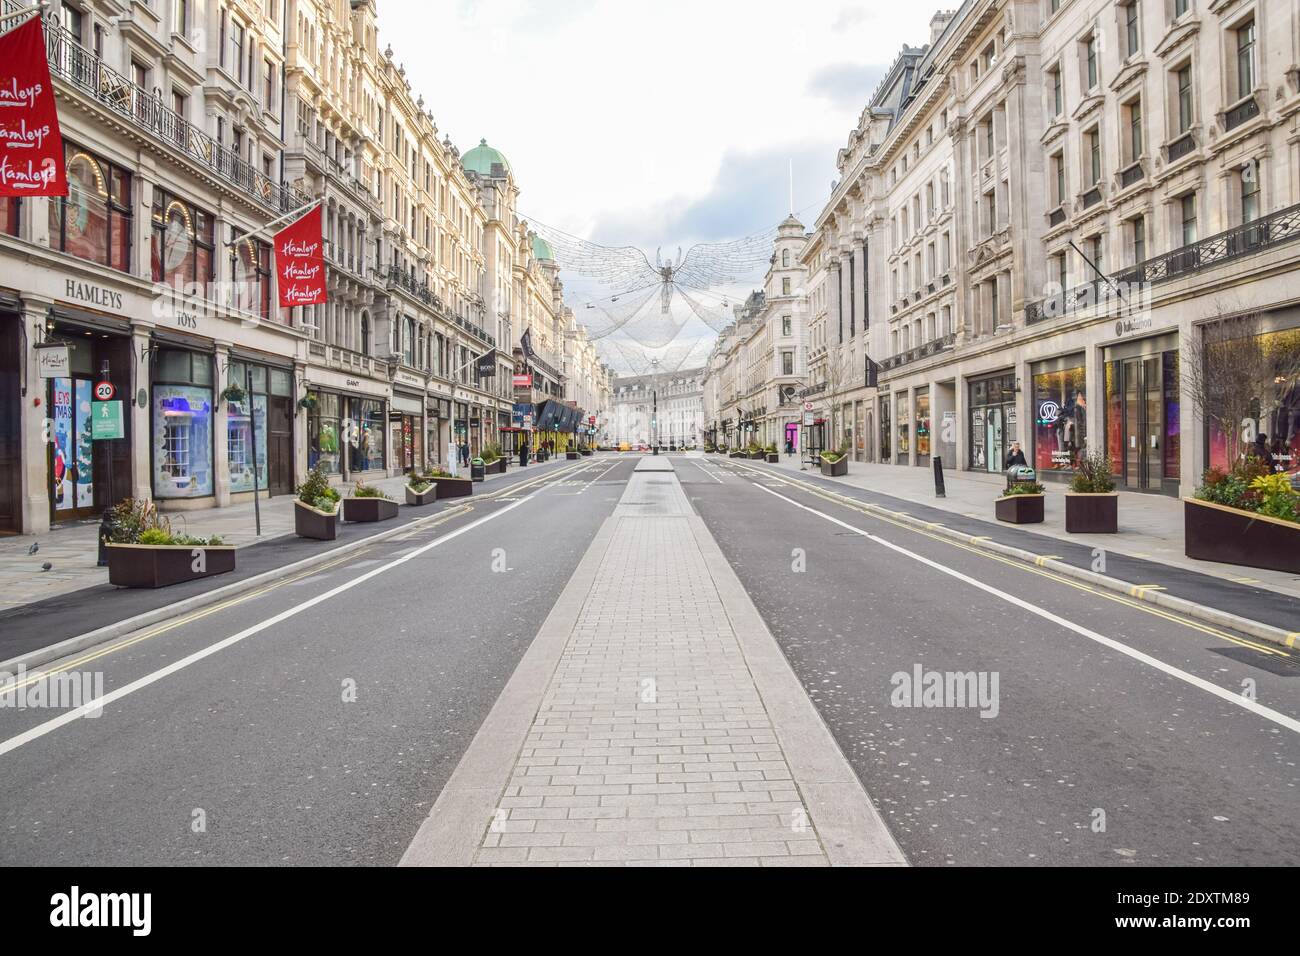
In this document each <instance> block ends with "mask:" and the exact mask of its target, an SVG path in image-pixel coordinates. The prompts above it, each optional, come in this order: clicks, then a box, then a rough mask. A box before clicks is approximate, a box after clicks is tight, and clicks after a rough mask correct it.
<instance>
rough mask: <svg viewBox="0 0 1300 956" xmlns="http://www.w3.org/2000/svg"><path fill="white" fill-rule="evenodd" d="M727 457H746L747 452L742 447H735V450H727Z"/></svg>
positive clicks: (747, 455)
mask: <svg viewBox="0 0 1300 956" xmlns="http://www.w3.org/2000/svg"><path fill="white" fill-rule="evenodd" d="M727 457H728V458H748V457H749V452H747V451H745V449H743V448H737V449H736V450H735V451H732V452H728V454H727Z"/></svg>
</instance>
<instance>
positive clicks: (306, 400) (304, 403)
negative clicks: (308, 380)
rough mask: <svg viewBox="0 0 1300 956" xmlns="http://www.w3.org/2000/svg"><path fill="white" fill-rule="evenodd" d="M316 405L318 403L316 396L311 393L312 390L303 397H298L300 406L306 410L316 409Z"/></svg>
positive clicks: (312, 410)
mask: <svg viewBox="0 0 1300 956" xmlns="http://www.w3.org/2000/svg"><path fill="white" fill-rule="evenodd" d="M316 405H317V401H316V396H315V395H313V394H311V392H308V393H307V394H306V395H304V396H303V397H302V398H300V399H298V407H299V408H301V409H302V410H303V411H304V412H314V411H316Z"/></svg>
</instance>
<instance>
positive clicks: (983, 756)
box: [678, 459, 1300, 866]
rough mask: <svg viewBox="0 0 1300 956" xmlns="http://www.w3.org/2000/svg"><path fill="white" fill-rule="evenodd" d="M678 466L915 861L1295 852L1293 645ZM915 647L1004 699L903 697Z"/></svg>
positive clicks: (1299, 832) (777, 489) (1299, 669)
mask: <svg viewBox="0 0 1300 956" xmlns="http://www.w3.org/2000/svg"><path fill="white" fill-rule="evenodd" d="M678 474H679V476H680V477H681V479H682V481H683V483H684V484H685V485H686V491H687V495H688V497H690V498H691V500H692V502H693V504H694V506H695V507H696V509H697V510H698V511H699V513H700V514H701V515H702V517H703V518H704V520H705V521H706V523H707V525H708V527H709V529H710V530H711V531H712V533H713V534H714V536H715V537H716V538H717V540H718V542H719V544H720V546H721V548H722V551H723V553H724V554H725V555H726V557H727V558H728V560H729V561H730V562H731V564H732V566H733V567H734V568H735V570H736V573H737V574H738V575H739V577H740V579H741V581H742V582H743V583H744V585H745V587H746V589H747V590H748V592H749V594H750V596H751V597H752V598H753V600H754V601H755V603H756V604H757V606H758V608H759V610H760V612H761V613H762V615H763V617H764V619H765V620H766V622H767V624H768V626H769V627H770V628H771V630H772V631H773V633H774V635H775V636H776V638H777V640H778V642H779V643H780V645H781V647H782V648H783V650H784V651H785V653H786V655H787V657H788V658H789V659H790V661H791V664H792V665H793V667H794V669H795V672H796V674H797V675H798V676H799V678H800V680H801V681H802V683H803V685H804V687H805V688H806V689H807V691H808V693H809V695H810V696H811V698H812V700H813V701H814V703H815V704H816V706H817V708H818V710H819V711H820V713H821V715H822V717H823V719H824V720H825V721H826V722H827V725H828V726H829V727H830V729H831V731H832V733H833V734H834V735H835V738H836V740H837V741H838V742H839V744H840V747H841V748H842V750H843V751H844V753H845V754H846V756H847V757H848V758H849V760H850V762H851V763H852V765H853V767H854V769H855V770H856V772H857V773H858V775H859V777H860V778H861V780H862V781H863V783H864V785H865V786H866V788H867V790H868V792H869V793H870V794H871V795H872V798H873V800H874V801H875V802H876V805H877V806H878V808H879V809H880V811H881V813H882V815H883V816H884V819H885V821H886V823H887V824H888V825H889V826H890V828H891V829H892V831H893V833H894V835H895V836H896V837H897V839H898V841H899V843H900V845H901V846H902V848H903V850H904V852H905V853H906V854H907V856H908V859H909V860H910V862H912V863H913V864H915V865H946V864H961V865H1015V864H1030V865H1033V864H1050V865H1111V864H1115V865H1133V864H1137V865H1188V866H1190V865H1214V864H1240V865H1248V866H1259V865H1295V864H1296V863H1298V862H1300V790H1298V788H1297V785H1298V784H1300V774H1298V772H1297V769H1296V768H1297V761H1298V760H1300V735H1298V732H1300V723H1297V722H1296V718H1297V717H1298V716H1300V692H1298V691H1300V666H1298V665H1297V661H1298V659H1300V652H1292V653H1290V654H1287V653H1286V652H1284V651H1283V650H1282V649H1280V648H1274V647H1271V646H1269V645H1263V644H1260V643H1259V642H1256V641H1253V640H1249V639H1245V638H1243V637H1242V636H1240V635H1234V634H1229V633H1226V632H1222V631H1218V630H1216V629H1213V628H1206V627H1204V626H1202V625H1200V624H1197V623H1195V622H1189V621H1185V620H1183V619H1181V618H1179V617H1177V616H1175V615H1170V614H1168V613H1167V612H1165V611H1163V610H1161V609H1158V608H1154V607H1152V606H1149V605H1143V604H1139V603H1138V602H1134V601H1130V600H1128V599H1127V598H1123V597H1121V596H1118V595H1112V594H1110V593H1109V592H1100V591H1092V590H1090V589H1087V588H1085V587H1083V586H1081V585H1080V584H1078V583H1077V582H1072V581H1068V580H1066V579H1062V578H1059V577H1057V576H1055V575H1052V574H1050V573H1047V572H1044V571H1042V570H1041V569H1038V568H1034V567H1030V566H1026V565H1023V564H1019V563H1016V562H1011V561H1006V560H1003V559H1000V558H996V557H989V556H987V555H985V554H984V553H982V552H979V551H975V550H973V549H968V548H964V547H961V546H959V545H954V544H951V543H948V542H947V541H946V540H944V539H940V538H937V537H932V536H930V535H927V534H926V533H924V532H922V531H919V530H913V529H911V528H909V527H907V526H904V525H901V524H896V523H894V522H891V521H887V520H882V519H880V518H876V517H872V516H869V515H867V514H864V513H862V512H861V511H859V510H857V509H856V508H854V507H851V506H846V505H844V504H842V503H837V502H835V501H832V500H829V499H828V498H827V497H825V496H824V495H822V494H819V493H818V492H817V489H816V487H815V486H814V485H812V484H810V483H805V482H800V481H799V480H798V479H797V478H794V479H792V478H786V477H785V476H780V475H775V474H766V475H763V474H755V473H754V472H752V471H749V470H745V469H742V468H739V467H735V466H731V465H729V464H726V463H724V462H723V461H720V460H718V459H708V460H697V461H692V462H688V463H686V464H683V465H681V466H679V468H678ZM859 532H866V533H867V535H870V537H868V536H866V535H864V534H862V533H859ZM891 546H892V547H891ZM801 557H802V561H803V562H804V570H802V571H800V570H798V564H797V562H798V561H799V560H800V558H801ZM954 572H955V574H956V575H961V577H958V576H954ZM1018 602H1021V603H1018ZM1048 615H1050V616H1048ZM918 665H919V666H920V667H921V668H922V675H923V676H922V682H921V683H922V685H923V686H924V684H925V682H926V680H927V678H926V677H925V676H924V675H925V674H926V673H927V672H930V671H935V672H939V673H940V674H943V675H947V674H948V673H954V674H956V673H963V674H964V673H971V672H973V673H974V674H975V675H977V679H978V677H979V676H980V675H983V676H984V677H985V679H986V683H985V687H986V688H987V689H989V690H990V692H991V688H992V683H991V680H992V676H993V675H996V676H997V678H998V692H997V695H996V705H997V706H996V711H995V714H996V715H993V714H994V708H992V707H984V708H982V709H983V711H984V712H985V713H988V714H990V716H987V717H984V716H981V708H978V707H971V706H965V707H962V706H898V704H901V703H906V698H905V697H903V691H904V690H905V689H907V686H908V685H907V684H906V683H904V682H903V681H902V680H901V679H898V680H896V678H895V675H898V674H906V675H909V677H912V676H914V675H915V669H916V668H917V667H918ZM1216 689H1217V690H1218V693H1216V692H1215V691H1216ZM1246 692H1250V693H1253V695H1254V700H1255V702H1256V703H1257V704H1258V705H1260V706H1261V707H1263V708H1267V710H1264V711H1260V710H1257V709H1256V710H1252V709H1247V707H1244V706H1242V704H1243V699H1244V698H1243V695H1244V694H1245V693H1246ZM989 699H990V700H991V699H993V698H992V697H991V696H990V698H989ZM913 702H914V703H919V704H922V705H925V704H927V703H930V704H939V703H947V704H949V705H951V704H955V703H960V702H961V701H960V699H957V698H955V697H953V696H936V697H934V698H931V699H930V700H929V701H927V700H926V698H925V697H924V696H922V695H921V694H919V693H918V694H917V695H916V699H915V700H914V701H913ZM1103 825H1104V829H1101V827H1102V826H1103Z"/></svg>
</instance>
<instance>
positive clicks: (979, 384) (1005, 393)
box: [967, 372, 1019, 472]
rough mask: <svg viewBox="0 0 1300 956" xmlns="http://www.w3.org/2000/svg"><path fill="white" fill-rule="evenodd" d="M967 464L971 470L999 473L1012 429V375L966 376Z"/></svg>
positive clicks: (1012, 436) (1013, 436)
mask: <svg viewBox="0 0 1300 956" xmlns="http://www.w3.org/2000/svg"><path fill="white" fill-rule="evenodd" d="M967 388H968V389H969V395H970V410H969V411H968V413H967V415H968V418H969V420H968V425H969V428H970V432H969V434H970V443H969V447H970V454H969V459H968V460H969V465H970V469H971V470H972V471H987V472H1000V471H1002V466H1003V464H1004V463H1005V462H1006V459H1007V450H1008V449H1009V448H1010V447H1011V443H1012V442H1013V441H1019V438H1018V436H1017V429H1016V376H1015V374H1014V373H1012V372H1004V373H1001V374H999V375H993V376H990V377H987V378H979V379H969V380H968V381H967Z"/></svg>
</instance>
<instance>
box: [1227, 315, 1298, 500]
mask: <svg viewBox="0 0 1300 956" xmlns="http://www.w3.org/2000/svg"><path fill="white" fill-rule="evenodd" d="M1260 343H1261V345H1262V346H1263V352H1264V355H1266V356H1268V357H1269V358H1270V360H1271V361H1272V363H1273V371H1274V372H1275V373H1276V374H1275V375H1274V376H1273V386H1272V387H1271V388H1268V389H1267V390H1266V391H1265V393H1264V394H1260V395H1257V396H1256V397H1255V400H1254V401H1253V402H1251V405H1250V413H1249V414H1248V416H1247V417H1246V418H1245V419H1244V420H1243V421H1242V423H1241V431H1240V433H1239V434H1238V435H1237V436H1236V438H1237V442H1236V446H1237V447H1236V449H1235V452H1236V454H1238V455H1240V454H1241V453H1242V451H1243V450H1244V449H1247V448H1249V447H1250V446H1251V445H1253V444H1254V443H1255V439H1256V437H1257V436H1259V435H1264V436H1266V444H1267V446H1268V449H1269V451H1270V453H1271V454H1272V455H1273V460H1274V463H1275V466H1277V467H1279V468H1280V469H1281V470H1282V471H1285V472H1288V473H1290V474H1293V475H1295V474H1300V376H1298V375H1296V372H1295V370H1296V364H1297V361H1298V360H1300V329H1288V330H1285V331H1279V332H1266V333H1265V334H1263V335H1261V336H1260ZM1206 433H1207V436H1208V439H1209V440H1208V442H1207V451H1208V454H1207V458H1208V461H1207V464H1208V465H1209V466H1210V467H1211V468H1222V469H1225V470H1226V469H1228V468H1229V467H1230V466H1231V464H1232V461H1231V456H1232V454H1233V452H1234V450H1233V449H1229V447H1228V446H1229V443H1228V440H1227V436H1225V435H1224V433H1223V429H1222V427H1221V426H1220V425H1219V424H1217V423H1216V422H1213V421H1208V422H1207V423H1206Z"/></svg>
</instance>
